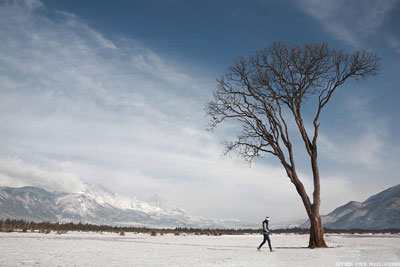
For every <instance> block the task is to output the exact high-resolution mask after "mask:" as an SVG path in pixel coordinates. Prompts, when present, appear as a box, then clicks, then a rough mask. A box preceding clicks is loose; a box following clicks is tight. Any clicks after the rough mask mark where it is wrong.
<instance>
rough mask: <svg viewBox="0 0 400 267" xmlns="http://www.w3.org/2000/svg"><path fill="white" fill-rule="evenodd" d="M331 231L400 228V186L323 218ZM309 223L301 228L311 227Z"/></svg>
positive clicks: (347, 205) (351, 203)
mask: <svg viewBox="0 0 400 267" xmlns="http://www.w3.org/2000/svg"><path fill="white" fill-rule="evenodd" d="M321 217H322V225H323V226H324V227H326V228H331V229H384V228H399V227H400V185H396V186H393V187H391V188H389V189H386V190H384V191H382V192H380V193H378V194H376V195H373V196H371V197H370V198H368V199H367V200H366V201H364V202H357V201H350V202H349V203H347V204H345V205H343V206H340V207H338V208H336V209H335V210H334V211H332V212H331V213H329V214H328V215H324V216H321ZM309 225H310V224H309V222H308V221H307V222H306V223H304V224H303V225H302V226H301V227H304V228H307V227H309Z"/></svg>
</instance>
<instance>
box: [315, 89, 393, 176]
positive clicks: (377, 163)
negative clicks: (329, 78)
mask: <svg viewBox="0 0 400 267" xmlns="http://www.w3.org/2000/svg"><path fill="white" fill-rule="evenodd" d="M344 108H345V110H344V111H343V113H345V114H346V120H347V122H348V123H349V124H350V127H349V128H348V129H347V130H346V127H345V126H344V128H343V129H342V134H338V133H335V135H331V134H329V133H322V134H321V136H320V145H321V151H322V155H323V156H324V157H327V158H330V159H333V160H335V161H337V162H340V163H344V164H347V165H356V166H362V167H363V168H366V169H369V170H372V169H382V168H384V167H385V163H384V158H383V157H382V155H383V154H384V151H385V150H386V149H387V144H386V142H385V141H384V140H386V139H387V137H388V120H387V119H386V118H382V117H378V116H377V115H376V114H374V112H373V111H372V110H373V108H372V99H371V97H369V96H368V95H366V94H354V95H352V96H350V97H348V98H347V102H346V103H345V105H344ZM342 123H343V124H344V122H342Z"/></svg>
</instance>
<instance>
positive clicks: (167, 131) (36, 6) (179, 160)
mask: <svg viewBox="0 0 400 267" xmlns="http://www.w3.org/2000/svg"><path fill="white" fill-rule="evenodd" d="M9 3H11V4H9ZM9 3H8V4H7V3H6V4H2V6H1V9H0V13H1V14H0V35H1V36H2V42H1V44H0V111H1V112H0V140H1V141H0V159H1V162H0V175H1V179H2V185H14V186H16V185H29V184H30V185H39V186H44V187H46V188H48V189H51V190H66V191H71V190H77V188H79V186H80V184H81V183H82V182H90V183H95V182H98V183H101V184H104V185H105V186H107V187H109V188H110V189H112V190H115V191H117V192H120V193H123V194H126V195H130V194H137V195H139V197H146V196H148V195H152V194H154V193H159V194H160V195H163V196H165V197H166V198H167V199H169V200H170V201H172V202H174V203H176V204H178V205H180V206H182V207H183V208H186V209H187V210H188V211H190V212H192V213H194V214H196V215H203V216H212V217H219V218H221V217H225V218H226V217H237V218H241V219H247V220H253V219H254V216H255V215H257V214H259V213H260V212H259V210H262V211H265V213H268V214H270V215H271V216H277V217H285V216H281V215H279V214H280V210H281V206H275V207H270V206H269V205H267V204H268V201H274V199H280V198H282V203H283V204H282V205H286V206H288V207H295V208H293V209H294V213H291V212H289V213H288V214H287V216H286V217H285V218H286V219H289V218H293V217H294V216H297V215H300V214H303V213H304V211H303V210H302V208H301V203H299V201H298V199H297V198H298V197H297V196H296V194H295V190H294V187H293V186H292V185H291V184H290V182H289V180H288V179H287V178H286V177H285V175H284V172H283V171H282V170H281V169H280V168H275V167H272V166H269V165H262V166H261V165H260V166H254V167H253V168H251V169H250V168H248V166H247V165H246V164H245V163H242V162H238V161H237V160H235V159H232V158H229V157H228V158H221V157H220V155H221V153H222V148H221V145H220V141H219V136H218V132H216V133H213V134H211V133H208V132H207V131H206V130H205V126H206V118H205V116H204V103H205V99H204V97H205V96H204V95H203V94H201V93H200V92H201V91H202V88H203V87H204V84H203V83H202V82H200V81H198V80H197V79H196V77H194V76H193V75H191V74H188V73H186V72H184V71H182V70H181V69H182V67H181V66H179V65H178V64H177V63H175V62H173V61H172V60H169V59H166V58H164V57H162V56H161V55H159V54H157V53H156V52H154V51H152V50H151V49H148V48H146V47H145V46H144V45H142V44H140V43H138V42H137V41H135V40H131V39H127V38H126V39H120V40H108V39H107V38H106V37H105V36H104V35H102V34H101V33H99V32H97V31H96V30H94V29H93V28H91V27H89V26H88V25H87V24H85V23H84V22H82V21H81V20H80V19H79V18H77V17H76V16H74V15H73V14H68V13H65V12H56V13H55V18H52V19H50V18H48V17H46V16H45V15H46V9H45V7H43V5H41V3H40V2H39V1H26V2H23V1H15V2H9ZM271 183H274V185H275V186H274V187H270V186H269V185H270V184H271ZM222 191H223V193H222ZM255 198H257V199H258V200H261V201H257V202H255ZM215 203H218V205H215ZM293 205H294V206H293ZM296 205H299V206H296ZM262 213H263V214H262V215H261V216H265V214H264V212H262Z"/></svg>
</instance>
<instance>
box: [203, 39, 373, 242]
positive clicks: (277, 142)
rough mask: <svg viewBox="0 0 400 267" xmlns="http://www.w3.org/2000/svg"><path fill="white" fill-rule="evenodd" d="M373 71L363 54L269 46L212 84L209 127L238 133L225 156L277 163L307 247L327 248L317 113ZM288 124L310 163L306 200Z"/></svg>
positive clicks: (325, 48)
mask: <svg viewBox="0 0 400 267" xmlns="http://www.w3.org/2000/svg"><path fill="white" fill-rule="evenodd" d="M379 67H380V58H378V57H377V56H376V55H374V54H372V53H369V52H367V51H365V50H362V51H356V52H354V53H352V54H346V53H344V52H343V51H338V50H334V49H330V48H329V47H328V45H327V44H304V45H300V44H287V43H283V42H274V43H272V44H271V45H269V46H268V47H266V48H264V49H261V50H259V51H257V52H256V54H255V55H254V56H252V57H249V58H243V57H241V58H239V59H237V60H236V61H235V63H234V64H233V65H232V66H230V67H229V68H228V71H227V73H226V74H225V75H224V76H222V77H221V78H220V79H217V83H218V86H217V88H216V89H215V91H214V99H213V101H212V102H210V103H209V104H208V106H207V113H208V115H209V116H210V118H211V122H210V126H211V128H215V127H216V126H217V125H218V124H220V123H221V122H223V121H226V120H236V121H238V122H239V123H240V125H241V132H240V134H239V135H238V136H237V139H236V140H235V141H233V142H229V143H226V149H227V150H226V152H229V151H231V150H235V151H237V152H238V153H239V154H240V155H241V156H243V157H244V158H245V159H247V160H250V161H251V160H253V159H254V158H255V157H260V156H263V155H265V154H271V155H274V156H275V157H277V158H278V159H279V161H280V163H281V164H282V165H283V167H284V168H285V171H286V174H287V176H288V177H289V179H290V181H291V182H292V183H293V184H294V186H295V188H296V190H297V192H298V194H299V195H300V197H301V200H302V201H303V204H304V207H305V209H306V212H307V215H308V217H309V219H310V225H311V227H310V240H309V247H310V248H315V247H327V245H326V243H325V240H324V230H323V227H322V224H321V216H320V213H319V209H320V203H321V198H320V175H319V169H318V160H317V155H318V154H317V138H318V131H319V126H320V124H319V118H320V115H321V112H322V110H323V109H324V108H325V107H326V104H327V103H328V102H329V100H330V99H331V97H332V94H333V93H334V92H335V91H336V89H337V88H338V87H339V86H341V85H342V84H343V83H344V82H345V81H346V80H348V79H350V78H354V79H357V80H358V79H359V78H365V77H367V76H373V75H376V74H377V72H378V70H379ZM306 100H309V101H306ZM307 102H309V104H311V103H314V104H315V106H316V110H315V115H313V117H312V118H311V120H312V122H311V120H310V124H309V125H310V126H311V130H309V129H306V126H305V121H304V120H303V115H302V106H303V105H304V104H306V103H307ZM289 120H291V121H295V123H296V125H297V127H295V129H298V132H299V133H300V135H301V138H302V140H303V142H304V145H305V149H306V151H307V154H308V156H309V159H310V162H311V170H312V176H313V182H314V190H313V199H312V201H311V200H310V198H309V196H308V195H307V193H306V190H305V188H304V185H303V183H302V182H301V180H300V179H299V176H298V174H297V169H296V164H295V158H294V147H293V145H292V141H291V137H290V134H289V133H292V132H293V131H290V130H289V127H288V122H289Z"/></svg>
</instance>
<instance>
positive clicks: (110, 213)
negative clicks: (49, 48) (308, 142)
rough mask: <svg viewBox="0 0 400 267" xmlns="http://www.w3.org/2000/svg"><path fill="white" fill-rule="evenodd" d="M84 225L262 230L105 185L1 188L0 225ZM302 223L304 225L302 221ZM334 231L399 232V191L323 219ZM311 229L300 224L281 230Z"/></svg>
mask: <svg viewBox="0 0 400 267" xmlns="http://www.w3.org/2000/svg"><path fill="white" fill-rule="evenodd" d="M7 218H13V219H25V220H29V221H37V222H41V221H49V222H75V223H77V222H82V223H92V224H106V225H124V226H146V227H158V228H161V227H165V228H171V227H172V228H173V227H193V228H236V229H237V228H253V229H255V228H259V227H260V226H259V224H254V223H249V222H244V221H239V220H218V219H207V218H203V217H197V216H192V215H190V214H189V213H188V212H186V211H185V210H183V209H181V208H178V207H176V206H174V205H172V204H170V203H168V201H166V200H164V199H162V198H160V197H159V196H157V195H154V196H153V197H151V198H150V199H149V200H147V201H141V200H138V199H137V198H136V197H134V196H132V197H130V198H128V197H125V196H122V195H119V194H116V193H113V192H111V191H110V190H108V189H106V188H104V187H103V186H101V185H89V184H87V185H85V188H84V189H83V190H82V191H81V192H79V193H66V192H50V191H47V190H45V189H43V188H40V187H32V186H28V187H21V188H11V187H0V219H7ZM303 222H304V220H303ZM322 224H323V226H324V227H325V228H331V229H385V228H399V227H400V185H397V186H393V187H391V188H389V189H386V190H384V191H382V192H380V193H378V194H376V195H373V196H371V197H370V198H368V199H367V200H366V201H364V202H357V201H350V202H348V203H347V204H345V205H343V206H340V207H338V208H336V209H335V210H334V211H332V212H331V213H329V214H327V215H323V216H322ZM294 226H297V227H301V228H308V227H309V222H308V221H306V222H305V223H300V222H299V221H296V222H291V223H286V224H284V225H273V226H272V227H273V228H275V229H277V228H288V227H294Z"/></svg>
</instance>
